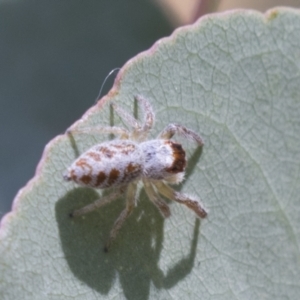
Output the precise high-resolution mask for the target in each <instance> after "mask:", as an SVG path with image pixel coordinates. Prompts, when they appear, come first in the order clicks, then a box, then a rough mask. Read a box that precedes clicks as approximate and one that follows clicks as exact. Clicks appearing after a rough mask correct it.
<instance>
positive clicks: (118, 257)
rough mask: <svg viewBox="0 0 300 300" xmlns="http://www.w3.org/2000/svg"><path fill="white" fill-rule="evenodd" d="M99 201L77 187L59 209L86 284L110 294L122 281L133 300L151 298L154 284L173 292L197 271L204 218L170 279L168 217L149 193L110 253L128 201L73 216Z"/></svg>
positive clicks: (72, 260) (65, 243) (67, 245)
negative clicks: (163, 259)
mask: <svg viewBox="0 0 300 300" xmlns="http://www.w3.org/2000/svg"><path fill="white" fill-rule="evenodd" d="M98 198H99V195H98V193H96V192H95V191H94V190H92V189H89V188H75V189H74V190H72V191H70V192H69V193H67V194H66V195H65V196H64V197H62V198H61V199H60V200H59V201H58V202H57V204H56V207H55V210H56V220H57V223H58V228H59V235H60V240H61V245H62V249H63V252H64V255H65V258H66V260H67V262H68V265H69V267H70V269H71V271H72V272H73V274H74V275H75V276H76V277H77V278H78V279H79V280H80V281H82V282H83V283H85V284H87V285H88V286H90V287H91V288H93V289H94V290H96V291H97V292H99V293H101V294H108V293H109V291H110V289H111V288H112V285H113V284H114V282H115V280H116V278H117V277H118V278H119V281H120V283H121V285H122V288H123V292H124V294H125V296H126V298H127V299H147V298H148V296H149V291H150V286H151V283H153V284H154V285H155V286H156V287H157V288H159V289H168V288H171V287H172V286H174V285H176V284H177V283H178V282H179V281H180V280H182V279H183V278H184V277H185V276H187V275H188V274H189V273H190V272H191V270H192V268H193V265H194V261H195V256H196V249H197V243H198V235H199V225H200V222H199V220H198V219H196V222H195V225H194V234H193V238H192V241H191V245H190V250H189V253H188V255H186V256H184V255H183V257H182V258H181V259H180V260H179V261H178V262H177V263H175V265H173V266H171V267H170V268H169V270H168V271H167V274H166V275H164V273H163V272H162V270H160V268H159V259H160V254H161V250H162V245H163V226H164V219H163V217H162V216H161V215H160V214H159V213H158V211H157V209H156V207H154V206H153V204H152V203H151V202H150V201H149V200H148V199H146V195H145V193H144V191H142V192H141V195H140V199H141V201H139V204H138V206H137V208H136V209H135V210H134V212H133V213H132V215H131V216H130V217H129V218H128V220H126V222H125V225H124V226H123V227H122V229H121V231H120V233H119V235H118V237H117V239H116V241H115V242H114V243H113V245H112V247H111V249H110V251H109V252H108V253H104V251H103V248H104V244H105V242H106V241H107V239H108V236H109V232H110V229H111V228H112V226H113V223H114V221H115V219H116V218H117V217H118V215H119V213H120V211H121V210H122V209H123V208H124V206H125V203H124V200H123V199H122V198H120V199H118V200H116V201H115V202H113V203H111V204H108V205H106V206H104V207H102V208H100V209H99V210H97V211H95V212H92V213H90V214H88V215H86V216H85V217H79V218H76V219H71V218H70V217H69V213H70V211H73V210H74V209H77V208H79V207H82V206H84V205H86V204H88V203H90V202H93V201H95V200H96V199H98Z"/></svg>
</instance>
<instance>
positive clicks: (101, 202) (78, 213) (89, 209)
mask: <svg viewBox="0 0 300 300" xmlns="http://www.w3.org/2000/svg"><path fill="white" fill-rule="evenodd" d="M122 192H123V189H122V188H120V189H119V190H117V191H116V192H114V193H111V194H109V195H107V196H106V197H103V198H101V199H98V200H96V201H94V202H92V203H90V204H88V205H86V206H84V207H82V208H80V209H77V210H74V211H73V212H71V213H70V217H72V218H73V217H79V216H82V215H85V214H87V213H89V212H92V211H94V210H95V209H97V208H99V207H101V206H103V205H105V204H107V203H109V202H112V201H114V200H116V199H117V198H118V197H119V196H120V195H121V194H122Z"/></svg>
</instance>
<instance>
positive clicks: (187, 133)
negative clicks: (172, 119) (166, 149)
mask: <svg viewBox="0 0 300 300" xmlns="http://www.w3.org/2000/svg"><path fill="white" fill-rule="evenodd" d="M175 133H178V134H180V135H182V136H183V137H185V138H186V139H188V140H192V141H194V142H196V143H197V144H198V145H199V146H203V145H204V142H203V140H202V138H201V136H200V135H198V134H197V133H196V132H194V131H193V130H191V129H188V128H186V127H185V126H182V125H180V124H169V125H168V126H167V127H166V128H165V129H164V130H163V131H162V132H161V133H160V134H159V135H158V138H159V139H165V140H169V139H171V138H172V137H173V136H174V134H175Z"/></svg>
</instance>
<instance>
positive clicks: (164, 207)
mask: <svg viewBox="0 0 300 300" xmlns="http://www.w3.org/2000/svg"><path fill="white" fill-rule="evenodd" d="M143 183H144V188H145V191H146V193H147V195H148V197H149V199H150V201H151V202H152V203H153V204H154V205H155V206H156V207H157V208H158V210H159V212H160V213H161V214H162V216H163V217H165V218H168V217H169V216H170V215H171V212H170V208H169V206H168V204H166V203H165V202H164V201H163V200H162V199H160V197H159V195H158V194H157V192H156V191H155V190H154V188H153V186H152V184H151V183H149V182H147V181H146V180H143Z"/></svg>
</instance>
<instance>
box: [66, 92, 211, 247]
mask: <svg viewBox="0 0 300 300" xmlns="http://www.w3.org/2000/svg"><path fill="white" fill-rule="evenodd" d="M135 99H136V100H137V102H138V103H139V105H140V106H141V108H142V111H143V114H144V120H143V122H142V124H140V122H139V121H138V120H136V119H135V118H134V117H132V116H131V115H130V114H128V113H127V112H126V111H124V110H123V109H122V108H120V107H118V106H116V105H115V104H112V105H113V108H114V110H115V111H116V112H117V114H118V115H119V116H120V117H121V118H122V119H123V120H124V121H125V123H127V124H128V125H129V126H131V127H132V128H133V131H132V132H129V131H128V130H127V129H124V128H121V127H115V126H113V127H100V126H99V127H98V126H96V127H93V128H91V129H86V130H80V132H87V133H91V132H93V131H94V132H98V133H112V134H115V135H118V136H119V138H118V139H115V140H112V141H108V142H104V143H101V144H97V145H95V146H93V147H92V148H90V149H89V150H87V151H86V152H84V153H83V154H82V155H80V156H79V157H78V158H77V159H76V160H75V161H74V162H73V163H72V165H71V166H70V167H69V168H68V170H67V172H66V174H65V175H64V179H65V180H67V181H70V180H73V181H75V182H76V183H78V184H80V185H83V186H88V187H92V188H99V189H104V188H111V187H113V188H114V191H113V192H112V193H111V194H109V195H108V196H105V197H103V198H101V199H99V200H96V201H95V202H93V203H91V204H89V205H87V206H84V207H83V208H80V209H78V210H75V211H73V212H72V213H71V214H70V216H71V217H78V216H81V215H84V214H86V213H89V212H91V211H93V210H95V209H97V208H99V207H101V206H103V205H105V204H107V203H109V202H111V201H113V200H115V199H117V198H118V197H119V196H121V195H122V194H123V193H124V192H125V191H126V208H125V209H124V210H123V211H122V212H121V214H120V216H119V217H118V218H117V220H116V221H115V223H114V225H113V228H112V229H111V232H110V237H109V240H108V242H107V244H106V246H105V249H104V250H105V251H106V252H107V251H108V248H109V246H110V245H111V243H112V241H113V240H114V239H115V238H116V236H117V233H118V232H119V230H120V228H121V227H122V225H123V223H124V221H125V220H126V218H127V217H128V216H129V215H130V214H131V212H132V210H133V209H134V207H135V205H136V191H137V183H138V182H139V181H140V180H141V181H142V182H143V184H144V188H145V191H146V193H147V195H148V197H149V199H150V201H152V203H153V204H154V205H155V206H156V207H157V208H158V210H159V211H160V213H161V214H162V215H163V216H164V217H165V218H167V217H169V216H170V208H169V206H168V205H167V204H166V202H164V201H163V200H162V199H161V198H160V196H159V194H161V195H163V196H164V197H166V198H169V199H171V200H174V201H176V202H178V203H181V204H184V205H186V206H187V207H188V208H190V209H192V210H193V211H194V212H195V213H196V214H197V216H199V217H200V218H204V217H205V216H206V215H207V213H206V211H205V210H204V208H203V207H202V205H201V204H200V202H199V201H198V200H197V199H194V198H193V197H190V196H187V195H185V194H182V193H179V192H177V191H175V190H173V189H172V188H171V187H170V186H169V185H168V184H178V183H180V182H181V181H182V180H183V178H184V172H185V167H186V164H187V161H186V157H185V151H184V149H183V148H182V146H181V144H179V143H176V142H174V141H172V140H171V138H172V137H173V135H174V134H175V133H178V134H181V135H182V136H183V137H185V138H187V139H189V140H192V141H194V142H196V143H197V144H198V145H199V146H202V145H203V141H202V138H201V137H200V136H199V135H198V134H197V133H195V132H194V131H192V130H190V129H188V128H186V127H184V126H182V125H179V124H169V125H168V126H167V127H166V128H165V129H164V130H163V131H162V132H161V133H160V134H159V135H158V137H157V138H156V139H154V140H147V135H148V133H149V131H150V130H151V128H152V126H153V123H154V117H155V115H154V112H153V110H152V107H151V105H150V103H149V101H148V100H146V99H145V98H143V97H141V96H136V97H135ZM69 133H76V131H69Z"/></svg>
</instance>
